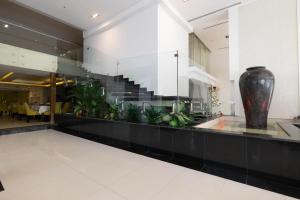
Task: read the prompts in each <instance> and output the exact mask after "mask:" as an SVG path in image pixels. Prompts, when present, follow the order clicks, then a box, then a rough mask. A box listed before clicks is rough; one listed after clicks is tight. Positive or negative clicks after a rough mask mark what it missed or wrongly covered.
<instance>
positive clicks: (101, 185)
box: [62, 162, 128, 200]
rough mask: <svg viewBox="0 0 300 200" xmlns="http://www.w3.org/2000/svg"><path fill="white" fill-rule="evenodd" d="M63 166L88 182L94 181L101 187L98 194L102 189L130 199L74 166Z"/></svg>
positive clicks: (66, 164)
mask: <svg viewBox="0 0 300 200" xmlns="http://www.w3.org/2000/svg"><path fill="white" fill-rule="evenodd" d="M62 164H63V165H65V166H67V167H69V168H71V169H72V170H73V171H75V172H76V173H78V174H80V175H81V176H83V177H85V178H87V179H88V180H90V181H92V182H93V183H94V184H96V185H97V186H100V187H99V189H98V190H97V191H96V192H98V191H100V190H101V189H107V190H109V191H111V192H113V193H114V194H116V195H118V196H120V197H122V198H123V199H125V200H128V199H127V198H126V197H125V196H123V195H122V194H120V193H118V192H116V191H114V190H112V189H111V188H110V187H108V186H106V185H105V184H102V183H99V182H98V181H97V180H96V179H94V178H93V177H91V176H89V175H88V174H86V173H84V172H83V171H81V170H78V169H76V168H74V167H73V166H71V165H69V164H68V163H64V162H62ZM96 192H95V193H96Z"/></svg>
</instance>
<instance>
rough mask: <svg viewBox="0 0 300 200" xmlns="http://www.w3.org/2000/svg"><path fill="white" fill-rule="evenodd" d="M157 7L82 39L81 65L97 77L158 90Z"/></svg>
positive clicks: (150, 7) (149, 8) (140, 12)
mask: <svg viewBox="0 0 300 200" xmlns="http://www.w3.org/2000/svg"><path fill="white" fill-rule="evenodd" d="M157 12H158V11H157V7H156V6H154V5H152V6H149V7H147V8H144V9H142V10H140V11H139V12H138V13H135V14H134V15H132V16H130V17H129V18H127V19H125V20H123V21H120V22H119V23H118V24H116V25H114V26H112V27H111V28H110V29H108V30H105V31H104V32H98V33H96V34H94V35H92V36H90V37H87V38H85V40H84V45H85V50H86V49H87V47H90V50H89V51H85V54H84V62H85V65H86V66H87V68H88V69H89V70H90V71H92V72H94V73H100V74H109V75H112V76H114V75H117V63H118V62H119V67H118V68H119V69H118V72H119V74H124V75H125V76H127V77H129V78H131V79H134V81H135V82H136V83H138V84H141V85H142V86H146V87H148V88H149V89H150V90H157V80H156V79H155V78H156V77H157V56H154V55H155V53H157V49H158V43H157V41H158V35H157V29H158V28H157V16H158V14H157Z"/></svg>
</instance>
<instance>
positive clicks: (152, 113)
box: [144, 106, 162, 124]
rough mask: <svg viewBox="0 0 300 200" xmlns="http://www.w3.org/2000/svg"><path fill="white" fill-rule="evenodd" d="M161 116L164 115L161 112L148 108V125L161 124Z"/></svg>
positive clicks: (146, 115)
mask: <svg viewBox="0 0 300 200" xmlns="http://www.w3.org/2000/svg"><path fill="white" fill-rule="evenodd" d="M161 114H162V112H161V110H159V109H157V108H155V107H154V106H151V107H150V108H147V109H146V110H145V113H144V115H145V117H146V120H147V123H149V124H159V123H161V122H162V119H161Z"/></svg>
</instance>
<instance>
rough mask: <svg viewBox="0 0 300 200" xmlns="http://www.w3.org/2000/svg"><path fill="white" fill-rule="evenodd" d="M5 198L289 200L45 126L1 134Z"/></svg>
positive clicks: (1, 176) (2, 196)
mask: <svg viewBox="0 0 300 200" xmlns="http://www.w3.org/2000/svg"><path fill="white" fill-rule="evenodd" d="M0 180H1V182H2V184H3V186H4V188H5V191H3V192H0V199H1V200H146V199H149V200H168V199H172V200H186V199H188V200H201V199H203V200H217V199H218V200H219V199H224V200H241V199H243V200H248V199H249V200H253V199H263V200H271V199H274V200H275V199H276V200H277V199H278V200H288V199H292V198H289V197H286V196H283V195H280V194H276V193H272V192H269V191H265V190H262V189H258V188H254V187H251V186H247V185H243V184H240V183H236V182H233V181H229V180H226V179H222V178H219V177H215V176H212V175H208V174H205V173H202V172H198V171H194V170H191V169H187V168H183V167H180V166H176V165H173V164H170V163H166V162H162V161H159V160H155V159H152V158H148V157H144V156H141V155H137V154H134V153H130V152H126V151H123V150H119V149H116V148H113V147H109V146H106V145H102V144H98V143H94V142H91V141H88V140H84V139H81V138H77V137H74V136H70V135H67V134H64V133H60V132H57V131H54V130H44V131H37V132H30V133H21V134H14V135H7V136H0Z"/></svg>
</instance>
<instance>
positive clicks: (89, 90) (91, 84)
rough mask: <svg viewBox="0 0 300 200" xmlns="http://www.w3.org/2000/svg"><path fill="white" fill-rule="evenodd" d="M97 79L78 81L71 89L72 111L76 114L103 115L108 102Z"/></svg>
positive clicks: (101, 116)
mask: <svg viewBox="0 0 300 200" xmlns="http://www.w3.org/2000/svg"><path fill="white" fill-rule="evenodd" d="M102 89H103V88H102V86H101V84H100V82H99V81H95V80H86V81H78V83H77V85H76V86H75V87H74V88H73V89H72V90H71V97H72V100H73V105H74V113H75V114H76V115H78V116H89V117H100V118H103V117H104V113H106V112H107V109H108V104H107V103H106V101H105V99H106V98H105V96H104V95H103V92H102V91H103V90H102Z"/></svg>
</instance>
